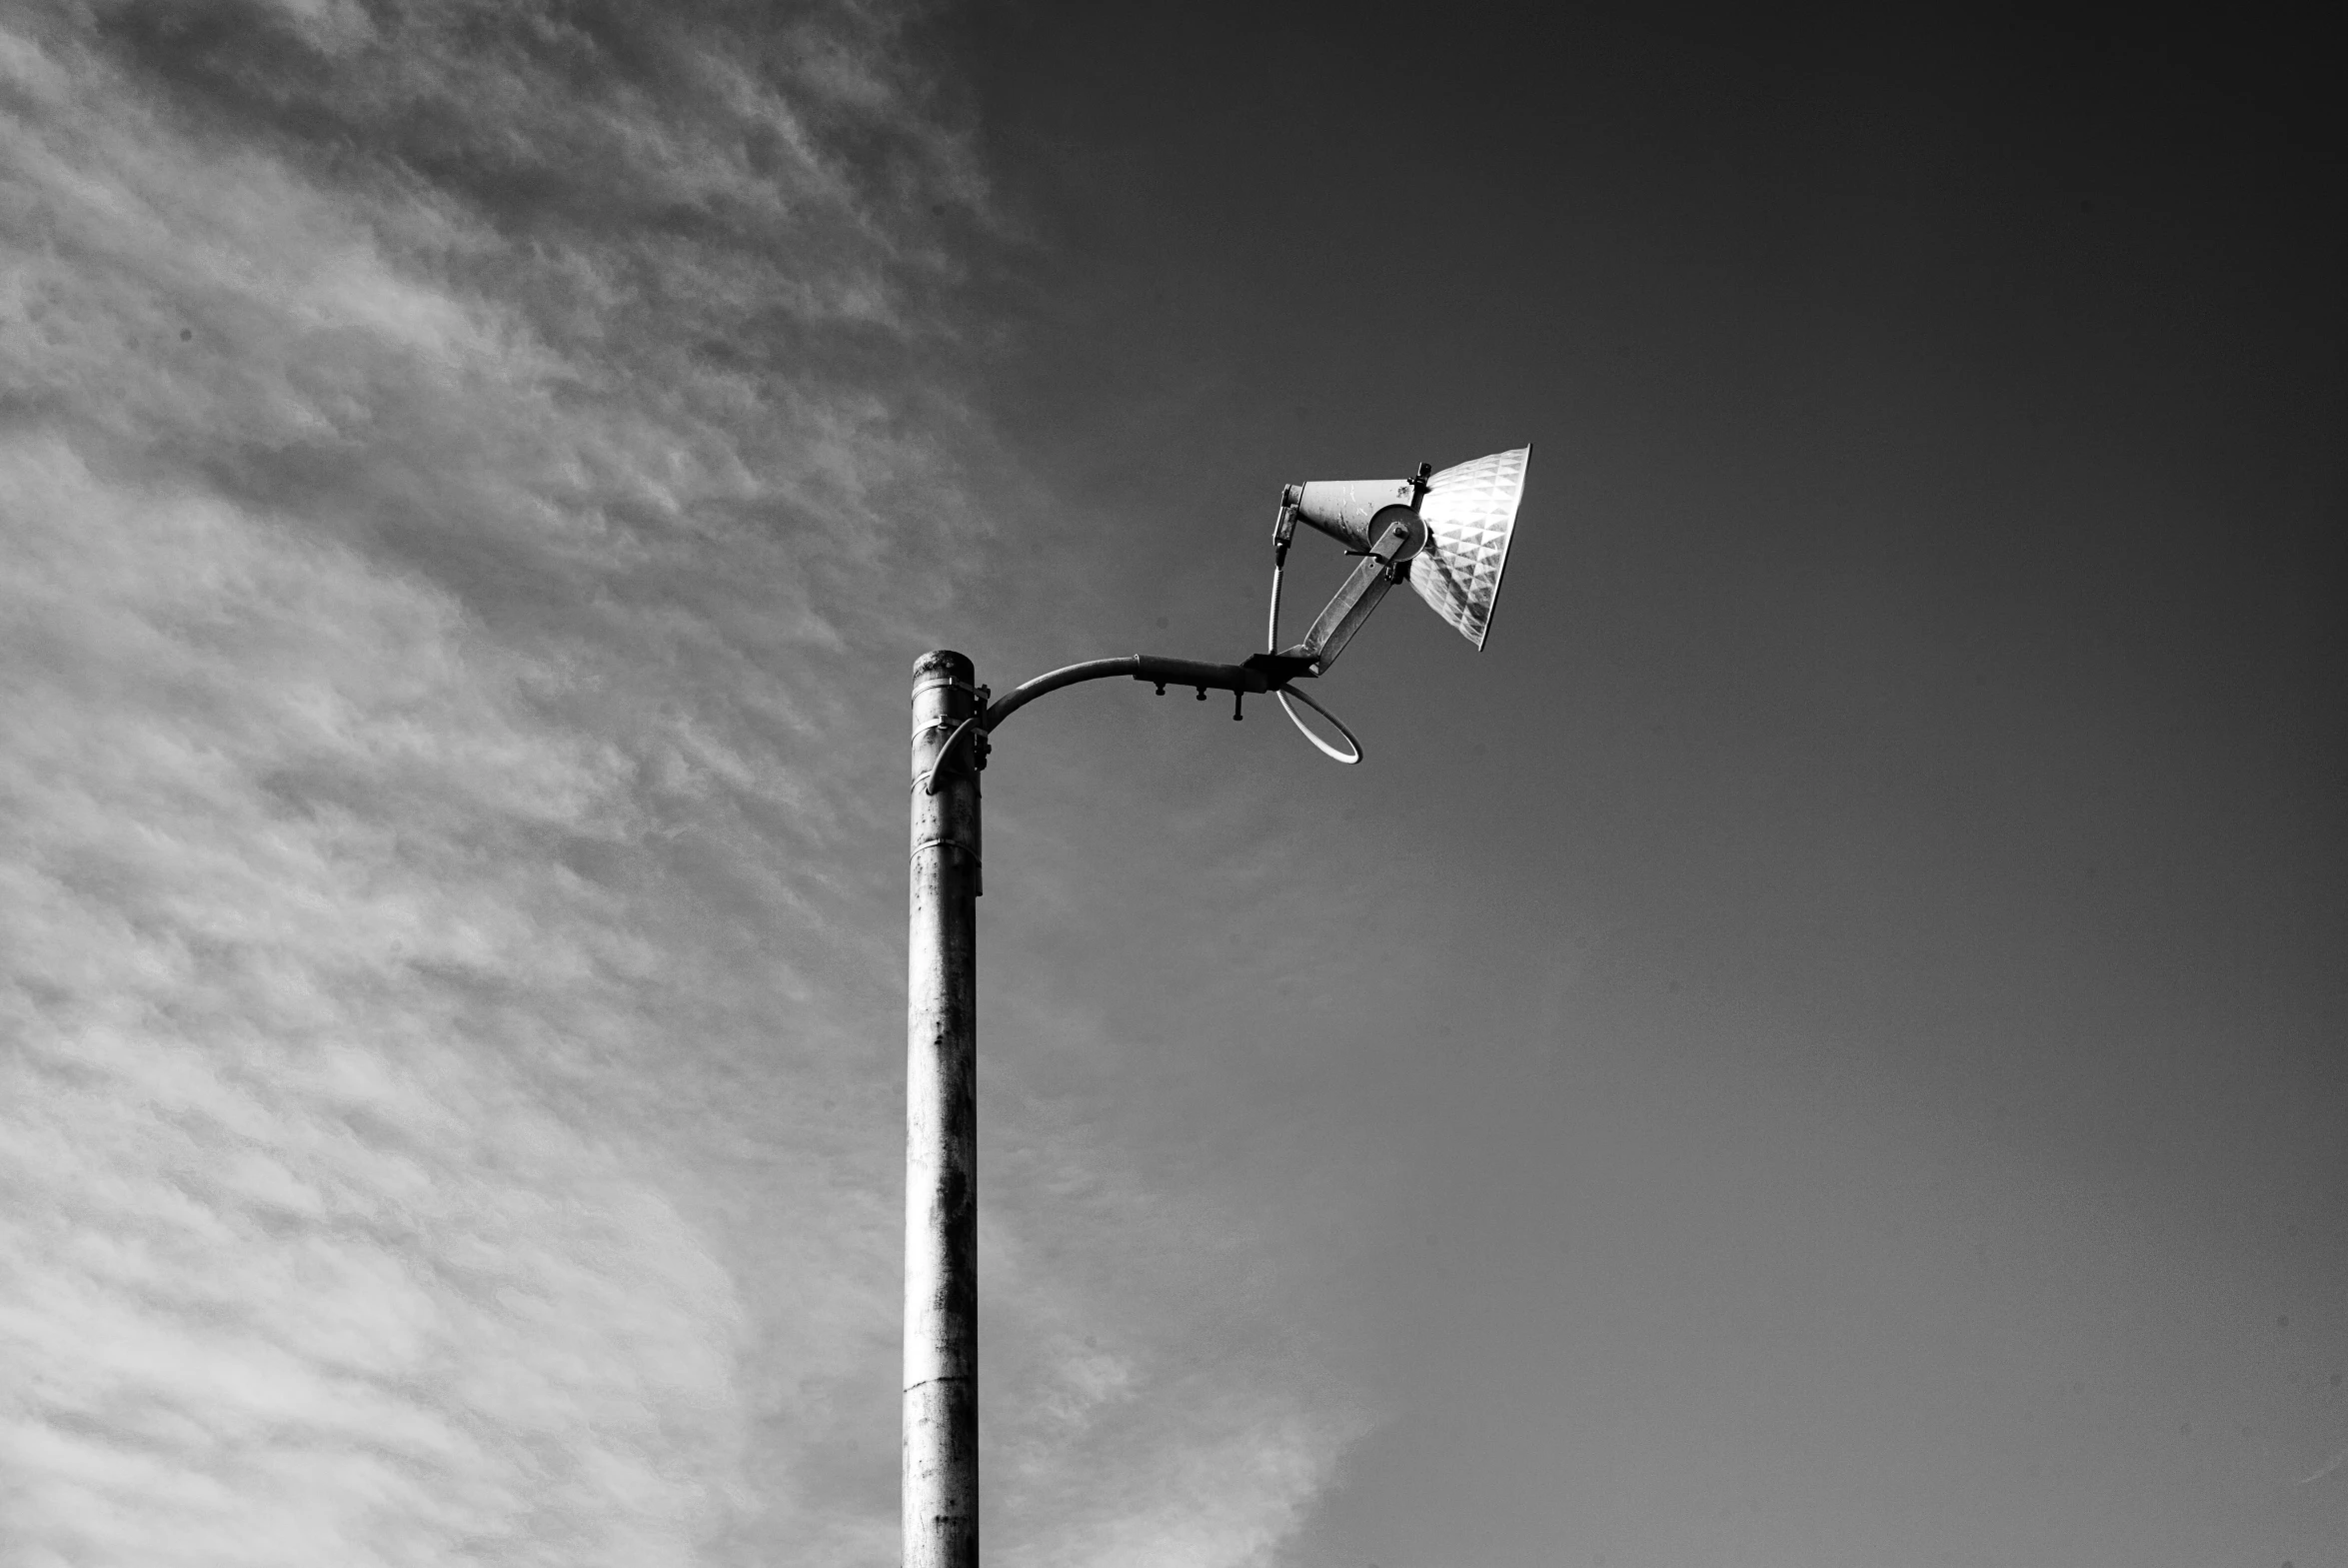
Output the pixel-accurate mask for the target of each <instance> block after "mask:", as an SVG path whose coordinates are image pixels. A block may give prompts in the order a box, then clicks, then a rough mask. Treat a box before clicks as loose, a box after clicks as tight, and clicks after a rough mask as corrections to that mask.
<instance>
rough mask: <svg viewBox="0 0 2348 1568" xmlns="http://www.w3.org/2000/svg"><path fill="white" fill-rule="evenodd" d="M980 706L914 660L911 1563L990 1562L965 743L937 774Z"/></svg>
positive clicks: (919, 1567)
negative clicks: (931, 788) (982, 1454)
mask: <svg viewBox="0 0 2348 1568" xmlns="http://www.w3.org/2000/svg"><path fill="white" fill-rule="evenodd" d="M976 712H978V708H977V691H976V684H975V680H974V672H973V670H972V668H971V662H970V661H969V660H968V659H965V658H964V657H963V656H962V655H960V654H956V653H950V652H947V651H945V650H940V651H938V652H935V653H929V654H924V655H923V656H922V657H921V658H920V659H918V660H916V661H915V662H914V681H913V780H912V786H911V787H912V797H913V836H912V838H911V840H910V842H911V844H912V845H913V860H912V882H913V892H912V919H911V925H910V936H911V939H910V941H909V943H908V953H907V1008H906V1078H905V1434H904V1456H903V1477H904V1481H903V1490H902V1493H901V1498H902V1506H903V1510H904V1523H905V1568H978V1563H979V1266H978V1265H979V1257H978V1240H979V1234H978V1212H979V1209H978V1177H979V1162H978V1156H979V1146H978V1130H979V1122H978V1099H977V1094H976V1087H977V1066H978V975H979V964H978V902H977V900H978V894H979V875H980V845H979V780H978V775H977V774H976V773H975V772H974V771H973V770H972V769H971V767H970V764H969V759H968V755H967V751H966V755H965V756H964V757H962V758H959V759H957V760H956V762H955V763H953V764H950V765H949V766H948V767H947V768H946V769H945V770H944V772H943V775H942V777H941V779H940V781H939V787H938V791H937V793H935V794H932V793H930V792H928V790H927V789H926V788H925V784H927V782H928V780H929V776H930V772H931V769H932V767H933V766H934V765H935V764H936V763H937V761H938V755H939V752H940V750H941V749H942V748H943V747H944V746H945V745H946V741H947V738H948V737H949V736H951V735H952V734H953V733H954V730H955V727H956V726H958V725H960V724H961V723H962V722H963V721H964V720H965V719H968V718H969V717H970V716H971V715H972V714H974V713H976Z"/></svg>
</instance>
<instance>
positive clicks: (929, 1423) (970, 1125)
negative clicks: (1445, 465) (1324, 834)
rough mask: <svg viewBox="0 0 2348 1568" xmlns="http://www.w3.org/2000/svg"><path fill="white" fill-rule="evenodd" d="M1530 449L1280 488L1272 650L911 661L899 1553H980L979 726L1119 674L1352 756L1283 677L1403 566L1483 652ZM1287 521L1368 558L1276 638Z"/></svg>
mask: <svg viewBox="0 0 2348 1568" xmlns="http://www.w3.org/2000/svg"><path fill="white" fill-rule="evenodd" d="M1527 455H1528V454H1527V453H1525V452H1521V451H1519V452H1512V453H1499V454H1495V455H1494V456H1492V457H1490V458H1479V459H1477V460H1475V461H1474V462H1473V463H1465V464H1461V465H1459V466H1458V467H1457V468H1454V469H1449V470H1446V471H1444V473H1442V474H1440V475H1434V476H1433V477H1432V478H1431V479H1430V477H1429V474H1428V471H1427V470H1426V469H1425V468H1423V467H1422V468H1421V469H1420V470H1419V472H1418V474H1417V475H1416V476H1415V477H1414V478H1412V479H1408V480H1395V481H1383V480H1381V481H1361V482H1336V483H1334V484H1329V483H1323V484H1320V485H1317V486H1315V485H1303V486H1295V485H1291V486H1289V487H1287V489H1286V490H1285V491H1284V492H1283V493H1282V495H1281V498H1280V510H1279V515H1278V517H1277V519H1276V521H1275V522H1274V524H1273V529H1272V540H1273V550H1274V564H1273V572H1272V596H1271V618H1270V619H1271V629H1270V637H1269V643H1270V649H1268V650H1267V651H1266V652H1264V653H1260V654H1256V655H1253V656H1251V657H1249V658H1248V659H1247V660H1245V661H1244V662H1243V663H1241V664H1236V665H1214V664H1201V663H1197V662H1195V661H1192V660H1186V659H1162V658H1159V657H1156V656H1154V655H1147V654H1135V655H1129V656H1127V657H1125V658H1122V659H1097V660H1093V661H1091V662H1089V663H1086V664H1081V665H1070V666H1068V667H1067V668H1066V669H1062V670H1055V671H1053V672H1052V673H1051V674H1049V675H1044V676H1039V677H1037V678H1036V679H1035V680H1033V681H1030V682H1028V683H1026V684H1025V685H1024V686H1021V687H1019V688H1018V689H1017V690H1015V691H1013V692H1012V693H1010V694H1009V695H1007V696H1005V697H1003V698H1001V699H998V700H995V701H993V702H990V701H989V699H990V697H991V695H992V694H991V693H989V691H988V689H987V688H985V687H983V686H980V685H979V684H978V679H977V671H976V670H975V669H974V667H973V666H972V664H971V661H970V660H969V659H967V658H966V657H964V656H963V655H961V654H958V653H954V652H952V651H951V650H947V649H938V650H934V651H933V652H930V653H927V654H924V655H923V656H922V657H921V658H920V659H918V660H916V661H914V671H913V769H912V778H911V781H910V783H911V788H912V811H911V820H912V828H913V831H912V866H911V883H912V886H911V898H910V911H909V916H910V917H909V920H908V927H907V931H908V941H907V957H906V1080H905V1125H906V1136H905V1403H904V1439H903V1441H904V1448H903V1452H902V1455H901V1464H902V1471H901V1474H902V1477H903V1481H902V1490H901V1493H900V1503H901V1508H902V1512H903V1523H904V1530H905V1568H978V1563H979V1266H978V1263H979V1260H978V1251H979V1232H978V1218H979V1202H978V1199H979V1169H978V1155H979V1138H978V1130H979V1127H978V1093H977V1088H978V1038H979V1036H978V1002H979V984H978V980H979V955H978V898H979V894H980V892H981V891H982V890H983V885H984V884H983V873H982V849H981V841H980V836H979V773H980V771H981V770H982V769H984V768H985V767H986V765H987V751H988V746H989V740H988V738H989V736H990V735H991V734H992V733H993V732H994V730H995V729H996V728H997V727H998V726H1000V725H1001V724H1002V723H1003V722H1004V721H1005V720H1007V719H1009V718H1010V717H1011V716H1012V715H1013V714H1015V713H1017V712H1018V711H1019V710H1020V709H1022V708H1024V707H1026V706H1027V705H1028V704H1029V703H1032V702H1034V701H1035V700H1036V699H1037V698H1039V697H1043V696H1045V695H1047V694H1048V693H1052V692H1057V691H1059V690H1061V689H1062V688H1064V687H1070V686H1075V685H1077V684H1079V683H1081V682H1086V681H1100V680H1108V679H1113V678H1115V677H1119V676H1126V677H1130V678H1132V679H1133V680H1136V681H1143V682H1148V683H1150V684H1152V685H1154V686H1155V687H1156V688H1157V689H1158V692H1159V695H1160V696H1162V697H1163V696H1164V695H1165V694H1166V692H1167V690H1168V689H1169V688H1170V687H1175V688H1189V689H1192V690H1194V691H1195V692H1196V693H1197V695H1198V697H1199V698H1200V699H1201V700H1203V699H1204V698H1205V696H1206V694H1207V693H1208V692H1228V693H1230V694H1231V717H1232V718H1233V719H1237V718H1240V717H1241V716H1242V707H1241V705H1242V704H1244V703H1245V701H1246V699H1247V697H1248V696H1249V695H1250V694H1259V695H1260V694H1269V695H1271V696H1272V697H1274V698H1275V699H1277V700H1278V701H1279V703H1280V706H1281V707H1282V708H1283V709H1284V710H1286V712H1287V714H1288V717H1289V719H1290V720H1292V721H1293V722H1294V723H1295V725H1296V727H1297V729H1299V730H1303V731H1304V735H1305V738H1306V739H1307V740H1309V741H1311V742H1312V744H1313V745H1315V746H1317V747H1319V748H1320V749H1321V750H1322V751H1323V752H1325V753H1327V754H1328V755H1329V756H1330V757H1333V758H1335V759H1337V761H1339V762H1345V763H1357V762H1359V761H1360V760H1361V749H1360V746H1359V745H1358V743H1355V742H1354V741H1353V737H1352V733H1351V732H1350V731H1347V730H1346V729H1345V727H1344V726H1343V725H1342V724H1341V723H1338V721H1337V720H1336V719H1335V718H1334V716H1332V715H1330V714H1329V713H1328V712H1327V711H1326V710H1325V709H1323V708H1321V707H1320V705H1319V704H1318V703H1315V702H1313V701H1312V699H1311V698H1309V697H1306V696H1305V695H1304V693H1302V692H1301V691H1298V690H1296V689H1295V688H1294V687H1293V686H1292V684H1291V683H1293V682H1294V681H1296V680H1299V679H1305V678H1310V677H1315V676H1318V675H1321V674H1323V673H1324V672H1325V671H1326V670H1327V669H1328V667H1329V666H1330V665H1332V664H1334V663H1335V662H1336V658H1337V655H1338V654H1339V653H1340V652H1342V651H1343V649H1344V646H1345V644H1346V643H1347V642H1348V641H1349V640H1350V639H1351V638H1352V636H1353V634H1354V633H1355V632H1356V631H1358V630H1359V629H1360V627H1361V624H1362V623H1363V622H1364V621H1366V620H1367V619H1368V616H1369V613H1370V611H1372V610H1374V609H1375V608H1376V607H1377V604H1378V601H1379V600H1380V599H1382V598H1383V597H1384V595H1385V593H1386V590H1387V589H1388V588H1390V587H1392V586H1393V585H1394V584H1396V583H1400V582H1403V581H1408V582H1409V583H1410V584H1411V586H1412V587H1413V589H1415V590H1416V591H1417V593H1418V595H1419V597H1420V598H1422V599H1424V600H1425V601H1426V602H1427V603H1428V604H1429V605H1430V606H1432V607H1433V608H1434V609H1435V610H1436V611H1437V613H1439V614H1441V615H1442V616H1443V617H1444V619H1446V620H1448V621H1450V622H1451V623H1452V625H1454V626H1456V627H1458V628H1459V630H1460V631H1461V632H1462V633H1463V634H1465V635H1466V636H1467V637H1468V638H1469V639H1470V640H1471V641H1472V642H1474V643H1475V644H1476V646H1477V647H1478V648H1480V647H1482V645H1483V632H1484V627H1485V624H1486V622H1487V621H1488V619H1489V616H1490V612H1491V602H1492V599H1493V597H1494V596H1495V595H1496V594H1497V592H1498V588H1499V573H1500V566H1501V564H1502V562H1504V560H1505V557H1506V553H1507V541H1508V535H1509V532H1510V531H1511V530H1512V528H1513V527H1514V523H1515V516H1516V504H1517V500H1518V498H1519V496H1520V495H1521V492H1522V489H1523V483H1524V467H1525V459H1526V457H1527ZM1495 476H1496V477H1495ZM1315 492H1317V493H1318V494H1317V495H1316V494H1315ZM1381 502H1382V503H1383V504H1382V505H1381V504H1380V503H1381ZM1422 514H1423V516H1422ZM1298 522H1303V523H1307V524H1310V525H1311V526H1312V527H1314V528H1316V529H1318V530H1320V531H1321V532H1322V533H1325V534H1328V535H1329V536H1330V537H1332V538H1334V539H1336V540H1338V541H1339V542H1340V543H1343V544H1344V545H1345V546H1346V547H1347V549H1348V553H1350V554H1352V555H1356V556H1360V557H1362V558H1363V559H1362V561H1361V563H1360V565H1359V566H1358V567H1356V568H1355V570H1354V572H1353V574H1352V576H1351V577H1350V578H1349V579H1348V580H1347V581H1346V583H1345V585H1344V587H1342V588H1340V589H1339V590H1338V591H1337V594H1336V597H1335V598H1334V599H1332V600H1331V601H1330V602H1329V605H1328V607H1327V608H1326V609H1325V610H1323V611H1322V612H1321V614H1320V616H1319V618H1318V619H1317V620H1315V621H1314V623H1313V625H1312V629H1311V630H1310V631H1309V632H1308V633H1306V635H1305V638H1304V641H1303V642H1301V643H1298V644H1296V645H1295V646H1293V647H1291V648H1288V649H1284V650H1283V649H1280V647H1279V584H1280V569H1281V566H1282V565H1283V564H1284V563H1285V560H1286V557H1287V550H1288V543H1289V540H1290V538H1291V537H1292V536H1293V534H1294V531H1295V525H1296V524H1297V523H1298ZM1494 541H1496V544H1495V543H1493V542H1494ZM1463 614H1464V615H1465V616H1467V617H1469V618H1471V624H1470V620H1463V619H1462V615H1463ZM1291 698H1293V699H1295V700H1297V701H1300V702H1302V703H1303V704H1304V705H1305V706H1306V707H1308V708H1311V709H1312V710H1313V711H1314V712H1315V713H1318V714H1320V715H1321V717H1322V718H1324V719H1326V720H1327V721H1328V722H1329V723H1330V724H1332V725H1335V726H1336V728H1337V730H1338V732H1339V733H1340V734H1342V735H1343V736H1344V738H1345V740H1346V743H1347V745H1348V746H1349V747H1350V748H1351V753H1350V755H1347V754H1344V753H1340V752H1338V751H1337V750H1336V749H1335V748H1333V747H1331V746H1329V745H1328V744H1327V743H1326V742H1325V741H1323V740H1321V739H1320V738H1319V737H1318V736H1315V735H1313V734H1312V732H1311V731H1310V730H1308V729H1305V727H1304V723H1303V721H1302V720H1301V719H1298V718H1297V717H1296V713H1295V710H1294V709H1293V708H1290V707H1289V706H1288V703H1289V699H1291Z"/></svg>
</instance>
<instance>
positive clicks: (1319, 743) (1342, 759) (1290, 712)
mask: <svg viewBox="0 0 2348 1568" xmlns="http://www.w3.org/2000/svg"><path fill="white" fill-rule="evenodd" d="M1271 695H1272V696H1274V697H1276V698H1278V699H1279V700H1280V712H1281V713H1283V714H1286V715H1287V716H1288V723H1289V724H1292V725H1294V726H1295V727H1296V733H1297V734H1298V735H1300V736H1302V737H1303V738H1304V739H1305V740H1307V741H1310V742H1311V743H1312V744H1313V745H1314V746H1316V747H1318V748H1319V749H1320V754H1321V756H1323V757H1326V758H1328V759H1329V760H1330V761H1332V762H1338V763H1343V764H1344V765H1345V766H1346V767H1347V768H1350V767H1352V766H1353V765H1354V764H1355V763H1358V762H1360V761H1361V743H1360V741H1358V740H1357V739H1355V737H1354V735H1353V732H1352V731H1350V730H1348V729H1346V728H1345V722H1344V721H1343V720H1342V719H1339V718H1338V717H1337V716H1336V715H1334V714H1332V713H1330V712H1329V711H1328V710H1327V709H1325V708H1323V707H1321V706H1320V705H1319V704H1318V703H1315V702H1314V701H1313V700H1312V699H1311V698H1309V697H1306V696H1305V695H1304V694H1303V693H1301V692H1299V691H1297V690H1296V689H1295V688H1294V687H1292V686H1283V687H1279V688H1276V689H1275V690H1274V691H1273V692H1272V694H1271ZM1291 697H1292V698H1294V699H1295V700H1296V701H1297V702H1299V703H1302V704H1303V705H1304V706H1305V707H1306V708H1309V709H1311V710H1312V711H1313V712H1314V713H1316V714H1318V715H1320V717H1321V718H1323V719H1325V720H1327V721H1328V722H1329V723H1330V724H1332V725H1335V726H1336V727H1337V734H1339V735H1341V736H1343V737H1344V738H1345V744H1346V745H1347V746H1349V747H1351V748H1352V749H1353V755H1352V756H1351V757H1347V756H1346V755H1345V754H1344V753H1342V752H1340V751H1338V750H1337V749H1336V748H1335V747H1333V746H1331V745H1329V744H1328V743H1327V742H1326V741H1323V740H1322V739H1321V738H1320V737H1318V736H1316V735H1314V734H1313V733H1312V731H1311V729H1310V728H1309V727H1308V726H1306V725H1305V723H1304V721H1303V720H1301V719H1298V718H1297V717H1296V711H1295V710H1294V709H1293V708H1290V707H1289V706H1288V699H1289V698H1291Z"/></svg>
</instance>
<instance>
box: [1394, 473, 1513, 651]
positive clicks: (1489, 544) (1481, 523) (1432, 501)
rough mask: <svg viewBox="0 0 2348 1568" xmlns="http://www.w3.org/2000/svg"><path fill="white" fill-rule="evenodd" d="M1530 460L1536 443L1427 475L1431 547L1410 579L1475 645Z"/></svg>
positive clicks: (1496, 587)
mask: <svg viewBox="0 0 2348 1568" xmlns="http://www.w3.org/2000/svg"><path fill="white" fill-rule="evenodd" d="M1531 460H1532V449H1531V448H1530V447H1519V448H1517V449H1516V450H1515V451H1514V452H1495V453H1493V454H1492V455H1491V456H1490V457H1488V458H1477V459H1475V460H1474V461H1473V462H1469V463H1462V464H1460V465H1459V466H1458V467H1456V468H1447V469H1445V470H1443V471H1442V472H1441V473H1440V474H1437V475H1436V476H1434V478H1432V479H1430V480H1428V481H1427V485H1426V499H1425V500H1424V501H1422V502H1420V503H1419V504H1418V515H1419V516H1420V517H1421V518H1423V519H1425V520H1426V535H1427V538H1426V549H1424V550H1422V551H1420V552H1419V554H1418V557H1417V559H1416V560H1414V561H1412V562H1411V563H1410V586H1411V588H1413V589H1415V590H1416V591H1417V593H1418V597H1419V598H1420V599H1423V600H1425V601H1426V602H1427V605H1428V606H1429V607H1430V608H1432V609H1433V611H1434V613H1435V614H1436V615H1438V616H1441V617H1442V618H1443V619H1444V620H1445V621H1448V622H1450V623H1451V625H1452V626H1454V627H1457V628H1458V629H1459V635H1460V636H1461V637H1464V638H1465V639H1467V641H1468V642H1470V643H1473V644H1474V645H1475V646H1476V647H1477V648H1481V647H1483V639H1484V634H1485V633H1486V632H1488V631H1489V630H1490V629H1491V624H1492V603H1493V601H1495V600H1496V599H1498V598H1499V597H1500V570H1501V568H1503V567H1505V566H1506V565H1507V564H1508V539H1509V536H1510V535H1512V534H1514V533H1515V531H1516V503H1517V502H1519V501H1521V500H1522V499H1523V498H1524V470H1525V466H1526V465H1527V464H1528V463H1530V462H1531Z"/></svg>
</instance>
